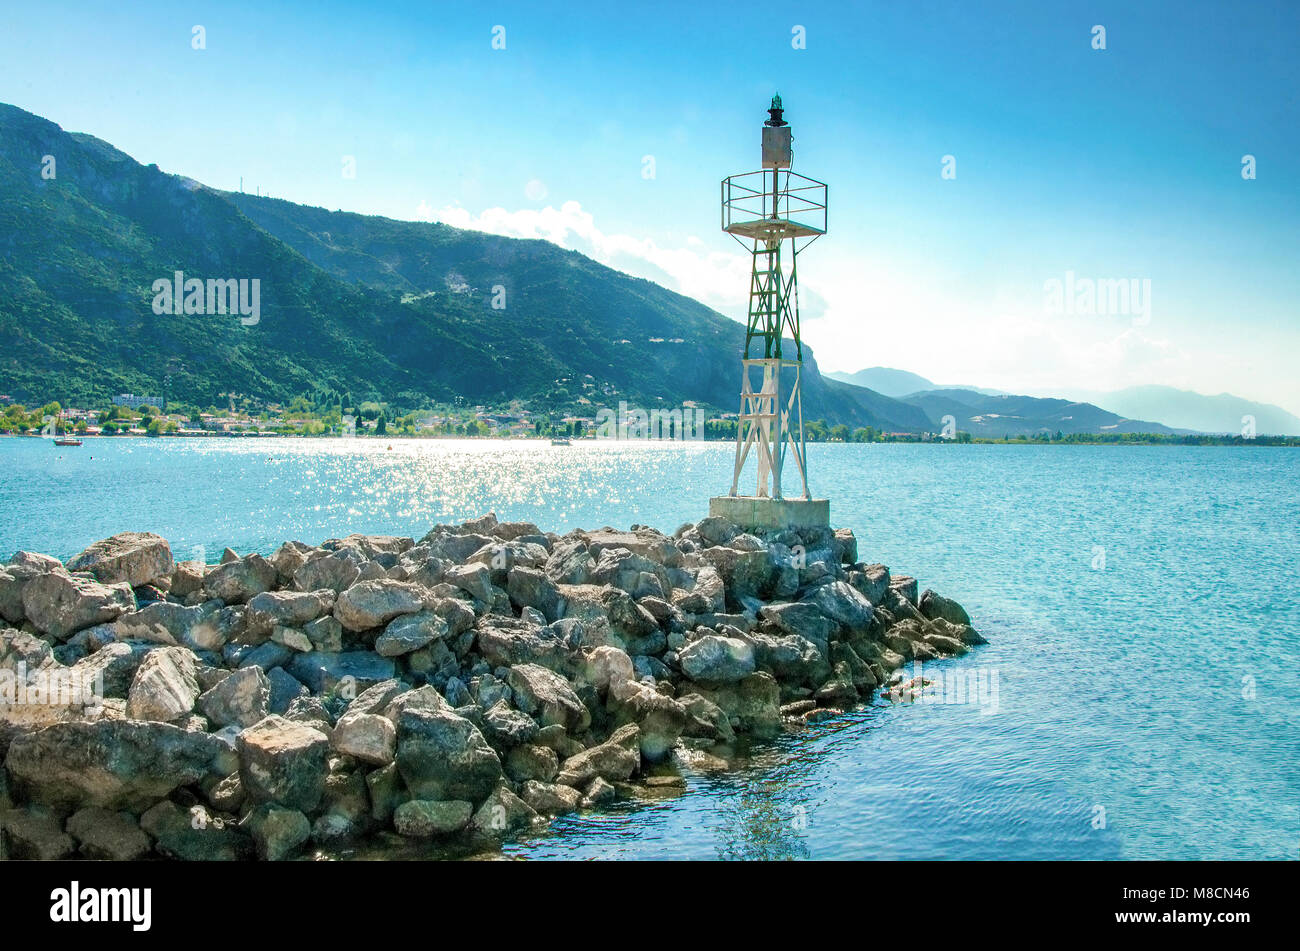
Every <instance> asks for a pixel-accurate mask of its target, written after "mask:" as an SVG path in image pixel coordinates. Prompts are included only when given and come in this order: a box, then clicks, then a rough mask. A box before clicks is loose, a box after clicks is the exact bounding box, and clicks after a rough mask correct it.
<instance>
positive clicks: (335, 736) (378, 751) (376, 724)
mask: <svg viewBox="0 0 1300 951" xmlns="http://www.w3.org/2000/svg"><path fill="white" fill-rule="evenodd" d="M330 746H332V747H333V748H334V749H335V750H336V751H337V752H339V753H343V754H344V755H346V756H352V757H355V758H356V759H359V760H361V761H362V762H363V763H370V764H372V765H376V766H387V765H388V764H389V763H391V762H392V761H393V755H394V753H395V752H396V749H397V731H396V730H395V729H394V727H393V724H392V722H391V721H389V720H388V719H387V718H385V717H382V716H379V715H378V714H374V713H345V714H344V715H343V716H341V717H339V722H338V723H337V724H335V726H334V732H333V733H332V734H331V736H330Z"/></svg>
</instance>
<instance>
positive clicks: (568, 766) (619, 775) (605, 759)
mask: <svg viewBox="0 0 1300 951" xmlns="http://www.w3.org/2000/svg"><path fill="white" fill-rule="evenodd" d="M637 743H638V749H639V743H640V738H639V736H638V737H637ZM640 767H641V755H640V753H636V752H633V751H632V750H629V749H627V748H626V747H625V746H622V745H620V744H619V743H615V742H606V743H601V744H599V745H597V746H593V747H591V748H590V749H587V750H583V751H582V752H581V753H578V754H577V755H575V756H570V757H569V758H568V759H566V760H565V761H564V763H563V764H562V765H561V766H560V772H559V775H558V776H556V779H555V781H556V782H557V783H560V784H562V785H565V786H573V787H574V788H578V789H580V788H582V787H584V786H586V785H587V784H588V783H590V782H591V781H592V780H593V779H595V778H596V777H597V776H599V777H600V778H601V779H605V780H608V781H610V782H625V781H626V780H628V779H630V778H631V777H632V775H633V774H635V773H636V771H637V770H638V769H639V768H640Z"/></svg>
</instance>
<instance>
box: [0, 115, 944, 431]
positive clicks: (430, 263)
mask: <svg viewBox="0 0 1300 951" xmlns="http://www.w3.org/2000/svg"><path fill="white" fill-rule="evenodd" d="M45 155H52V156H54V158H55V161H56V163H57V164H56V166H55V172H56V174H55V177H53V178H45V177H43V176H42V174H41V172H42V158H43V156H45ZM175 271H183V272H184V274H185V276H186V277H187V278H199V279H204V280H206V279H230V278H236V279H238V278H247V279H250V280H251V279H253V278H257V279H259V280H260V282H261V302H260V303H261V317H260V320H259V322H258V323H257V324H256V325H255V326H244V325H242V324H241V322H240V320H239V318H238V316H234V315H229V314H227V315H219V314H189V315H185V314H181V315H175V314H170V313H168V314H163V315H157V314H155V313H154V312H153V310H152V307H151V302H152V299H153V291H152V285H153V282H154V281H155V280H158V279H160V278H166V279H170V278H171V276H172V274H173V273H174V272H175ZM498 286H499V287H502V288H504V290H505V304H506V306H505V307H504V309H494V308H493V307H492V299H493V289H494V288H495V287H498ZM743 337H744V333H743V328H741V327H740V326H739V325H738V324H737V323H736V322H734V321H732V320H729V319H727V318H725V317H723V316H722V315H720V314H718V313H716V312H714V311H712V310H710V309H709V308H707V307H705V306H704V305H702V304H700V303H698V302H697V301H694V300H691V299H689V298H686V297H683V296H682V295H680V294H676V293H673V292H672V291H669V290H666V289H665V288H662V287H660V286H658V285H656V284H654V283H652V282H650V281H646V280H642V279H639V278H634V277H631V276H629V275H626V274H623V273H621V272H618V271H615V270H613V269H611V268H608V267H604V266H603V265H600V264H598V263H596V262H595V261H592V260H591V259H589V258H587V257H585V256H583V255H581V254H578V253H576V252H572V251H565V250H563V249H561V248H559V247H556V246H555V245H553V244H550V243H548V242H544V241H523V240H517V239H511V238H501V237H496V236H492V235H487V234H482V233H479V232H473V231H463V230H460V229H455V228H451V227H448V226H446V225H435V224H425V223H417V222H401V221H393V220H389V219H385V218H377V217H367V216H363V215H355V214H347V213H341V212H328V211H325V210H323V209H319V208H310V207H306V206H301V205H295V204H292V203H290V202H285V201H278V200H272V199H264V198H254V197H252V196H249V195H243V194H232V193H225V192H219V191H216V190H213V189H209V188H207V187H205V186H203V185H201V184H199V183H197V182H194V181H192V180H190V179H186V178H184V177H181V176H178V175H171V174H167V173H164V172H162V171H161V170H159V169H158V168H157V167H156V166H152V165H150V166H145V165H140V164H138V163H137V162H135V161H134V160H133V159H131V158H130V157H129V156H126V155H124V154H123V153H121V152H119V151H117V150H116V149H114V148H113V147H112V146H110V145H108V144H107V143H104V142H101V141H99V140H98V139H95V138H93V137H92V136H88V135H81V134H75V133H67V132H64V131H63V130H62V129H60V128H59V127H58V126H57V125H55V124H54V123H52V122H49V121H47V120H45V119H42V118H40V117H38V116H34V115H31V114H30V113H27V112H24V111H23V110H21V109H18V108H16V107H13V106H8V105H4V104H0V393H3V394H6V395H8V396H10V397H11V398H12V399H15V400H19V401H24V402H37V401H45V400H51V399H57V400H60V401H62V402H63V403H64V404H65V405H67V404H69V403H71V404H79V403H87V402H93V401H96V400H102V399H104V398H105V397H107V396H110V395H112V394H114V393H119V392H135V393H156V392H159V391H160V390H161V389H162V387H163V381H164V378H165V377H168V376H170V378H171V385H170V390H169V392H170V395H171V396H172V398H174V399H178V400H185V401H188V402H191V403H196V404H209V403H214V402H217V401H218V394H222V393H239V394H246V395H249V396H252V397H254V398H256V399H260V400H268V401H270V400H275V401H287V400H289V399H291V398H292V397H294V396H297V395H299V394H304V393H311V392H315V391H318V390H321V389H328V390H332V391H335V392H340V393H349V394H351V395H352V396H353V397H354V399H355V400H362V399H374V400H383V401H388V402H391V403H393V404H395V405H396V406H399V407H407V408H414V407H419V406H422V405H426V404H428V403H430V402H435V401H448V400H451V399H454V398H457V397H460V398H463V399H465V400H467V401H469V402H482V403H496V402H503V401H506V400H509V399H522V400H525V401H531V400H541V401H543V402H544V403H545V404H546V405H552V406H555V405H563V404H564V403H565V402H566V401H568V400H572V399H576V397H577V396H578V395H580V394H581V393H582V392H583V389H582V384H583V383H584V382H585V383H587V384H589V387H588V389H587V391H586V392H588V394H589V395H590V394H591V393H593V392H594V393H595V394H597V396H598V401H599V402H602V403H605V404H612V403H614V402H616V401H617V400H618V399H627V400H629V401H630V402H634V403H636V404H637V405H642V406H656V405H677V404H680V403H681V402H682V401H684V400H695V401H699V402H702V403H705V404H707V405H709V406H711V407H713V408H715V409H721V410H723V411H734V407H735V404H736V403H737V402H738V386H739V379H738V377H739V363H738V360H737V357H738V355H739V352H740V348H741V346H742V343H743ZM806 360H807V364H806V366H805V377H804V380H805V382H804V385H805V397H804V399H805V403H804V416H805V418H806V419H813V418H823V419H825V420H827V421H828V422H830V423H844V424H847V425H850V426H875V427H877V428H880V429H886V430H922V429H927V428H929V425H930V424H929V421H928V420H927V419H926V417H925V414H924V412H923V411H922V410H921V409H920V408H918V407H915V406H909V405H907V404H905V403H902V402H899V401H897V400H892V399H890V398H888V397H884V396H880V395H879V394H876V393H873V392H872V391H870V390H864V389H861V388H855V387H848V386H845V385H844V384H839V383H828V382H827V381H824V380H823V379H822V378H821V376H820V374H819V373H818V372H817V369H816V363H815V360H814V359H813V358H812V355H811V353H810V352H806ZM592 387H594V389H593V388H592Z"/></svg>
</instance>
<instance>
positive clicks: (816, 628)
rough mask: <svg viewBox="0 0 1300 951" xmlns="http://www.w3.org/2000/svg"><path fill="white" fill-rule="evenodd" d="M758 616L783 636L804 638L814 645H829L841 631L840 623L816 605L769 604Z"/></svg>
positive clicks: (805, 603) (804, 602)
mask: <svg viewBox="0 0 1300 951" xmlns="http://www.w3.org/2000/svg"><path fill="white" fill-rule="evenodd" d="M758 616H759V617H761V618H762V619H763V620H765V621H767V622H769V623H770V624H771V625H772V626H773V627H775V628H776V629H777V630H778V631H780V632H781V633H782V634H788V635H793V636H795V637H802V638H805V639H807V640H809V641H812V642H813V643H814V644H827V643H829V642H830V640H831V638H832V637H834V636H835V634H836V632H837V631H839V627H840V625H839V622H838V621H836V620H835V619H833V618H830V617H827V616H826V615H825V614H824V613H823V612H822V609H821V608H819V607H818V606H817V605H816V604H811V603H808V602H806V601H796V602H794V603H792V604H769V605H766V606H764V607H763V608H762V609H761V610H760V611H759V612H758Z"/></svg>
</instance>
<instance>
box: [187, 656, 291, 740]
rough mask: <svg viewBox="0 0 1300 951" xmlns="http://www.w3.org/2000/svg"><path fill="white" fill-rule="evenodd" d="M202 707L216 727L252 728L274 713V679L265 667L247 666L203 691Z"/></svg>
mask: <svg viewBox="0 0 1300 951" xmlns="http://www.w3.org/2000/svg"><path fill="white" fill-rule="evenodd" d="M279 669H280V668H278V667H277V668H275V670H279ZM281 675H282V676H285V677H287V676H289V675H288V674H285V673H284V672H283V671H281ZM285 706H286V707H287V706H288V704H287V703H286V704H285ZM198 708H199V712H200V713H202V714H203V715H204V716H205V717H207V718H208V721H209V722H210V723H211V724H212V725H213V726H214V727H223V726H230V725H232V724H233V725H235V726H238V727H240V728H241V729H242V728H244V727H250V726H252V725H253V724H254V723H257V722H259V721H260V720H262V719H264V718H265V717H266V715H267V714H268V713H270V712H271V682H270V680H269V679H268V678H267V676H266V674H265V673H263V671H262V668H261V667H243V668H241V669H239V670H236V671H235V672H234V673H232V674H230V675H229V676H228V677H224V678H222V680H221V682H220V683H218V684H217V685H216V686H215V687H213V688H212V689H211V690H208V691H207V692H205V693H203V694H200V695H199V701H198Z"/></svg>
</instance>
